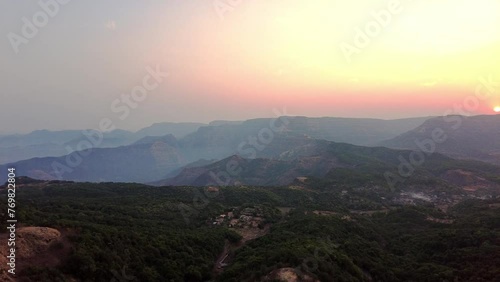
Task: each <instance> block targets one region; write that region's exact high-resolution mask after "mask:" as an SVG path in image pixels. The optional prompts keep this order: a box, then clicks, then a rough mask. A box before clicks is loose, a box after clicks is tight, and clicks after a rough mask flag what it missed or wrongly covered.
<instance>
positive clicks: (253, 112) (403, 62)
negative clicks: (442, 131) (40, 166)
mask: <svg viewBox="0 0 500 282" xmlns="http://www.w3.org/2000/svg"><path fill="white" fill-rule="evenodd" d="M52 1H56V0H52ZM52 1H50V0H42V1H40V2H43V3H45V2H52ZM65 1H68V0H65ZM61 2H62V0H61ZM54 3H55V2H54ZM233 3H236V4H233ZM57 5H58V11H56V12H54V13H53V14H54V15H53V16H50V17H49V19H48V22H47V24H46V25H43V26H42V27H40V28H38V31H37V32H36V34H35V35H34V36H33V37H32V38H28V39H25V41H23V42H24V43H19V37H23V36H24V35H23V25H25V21H23V17H25V18H26V19H27V20H28V21H31V22H32V21H33V16H34V15H35V14H36V13H38V12H40V11H44V10H43V8H42V7H41V6H40V5H39V4H38V1H31V0H16V1H14V0H9V1H3V3H2V9H1V10H0V33H1V34H2V36H3V40H2V41H0V54H1V56H0V74H1V76H0V83H1V85H2V86H3V87H2V88H3V89H2V91H1V95H2V96H1V97H2V103H0V120H2V123H0V133H2V132H27V131H30V130H34V129H53V130H55V129H80V128H96V127H97V125H98V122H99V120H100V119H102V118H104V117H108V118H110V119H111V120H113V121H114V122H115V123H116V125H117V127H119V128H124V129H132V130H135V129H138V128H140V127H144V126H148V125H150V124H152V123H155V122H162V121H171V122H181V121H200V122H208V121H211V120H216V119H226V120H243V119H248V118H255V117H272V116H274V113H273V109H280V110H282V109H283V108H286V109H287V114H289V115H305V116H339V117H375V118H401V117H413V116H429V115H443V114H445V113H453V112H454V113H459V112H457V110H456V109H457V105H459V106H460V105H464V103H465V104H466V105H467V103H469V104H468V106H466V108H467V107H468V108H469V109H471V111H467V112H466V113H468V114H494V113H495V111H494V108H495V107H499V106H500V28H499V27H500V1H497V0H458V1H457V0H455V1H447V0H434V1H411V0H406V1H405V0H401V1H378V0H376V1H366V0H363V1H361V0H352V1H340V0H315V1H303V0H301V1H299V0H286V1H285V0H274V1H257V0H253V1H250V0H241V1H230V0H220V1H217V0H216V1H212V0H208V1H181V0H170V1H166V0H161V1H160V0H157V1H155V0H149V1H132V0H110V1H97V0H92V1H69V3H67V4H64V5H61V4H57ZM38 14H39V15H40V13H38ZM13 34H15V36H14V35H13ZM16 36H18V37H16ZM13 38H16V39H17V40H18V41H13V40H14V39H13ZM24 38H25V37H24ZM26 41H28V42H27V43H26ZM12 42H17V43H12ZM361 43H362V44H361ZM16 44H17V45H16ZM16 49H17V50H16ZM16 51H17V53H16ZM157 65H159V66H160V68H161V70H162V71H165V72H168V73H169V77H168V78H166V79H164V81H162V82H161V84H160V85H159V86H158V87H157V88H155V89H153V90H152V91H151V92H149V93H148V94H147V98H146V99H145V100H144V101H141V102H139V103H137V105H136V107H135V108H133V109H130V114H129V115H128V116H127V117H126V118H124V119H120V117H119V114H118V113H116V111H113V110H112V106H111V105H112V104H113V101H115V100H116V99H120V97H121V95H122V94H130V93H131V91H132V90H133V89H134V88H135V87H136V86H140V85H142V81H143V79H144V77H145V76H146V75H148V72H147V70H146V68H147V67H148V66H149V67H151V68H155V67H156V66H157ZM496 81H498V82H496ZM478 89H479V91H482V92H481V93H482V94H483V96H481V99H479V98H477V96H475V93H477V91H478ZM486 94H488V95H486ZM474 102H479V105H477V106H471V105H472V104H471V103H474ZM115 106H116V105H115ZM461 108H463V107H461ZM497 110H498V109H497ZM499 111H500V110H499Z"/></svg>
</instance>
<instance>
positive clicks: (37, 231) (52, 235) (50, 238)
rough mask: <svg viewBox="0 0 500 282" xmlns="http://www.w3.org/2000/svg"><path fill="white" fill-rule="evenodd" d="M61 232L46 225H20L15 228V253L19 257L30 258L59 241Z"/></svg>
mask: <svg viewBox="0 0 500 282" xmlns="http://www.w3.org/2000/svg"><path fill="white" fill-rule="evenodd" d="M60 238H61V233H60V232H59V231H58V230H56V229H53V228H47V227H22V228H19V229H18V230H17V244H16V245H17V255H18V257H19V259H27V258H32V257H34V256H36V255H38V254H41V253H43V252H45V251H47V250H48V248H49V246H50V244H52V243H53V242H57V241H59V239H60Z"/></svg>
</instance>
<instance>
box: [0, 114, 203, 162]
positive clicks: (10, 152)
mask: <svg viewBox="0 0 500 282" xmlns="http://www.w3.org/2000/svg"><path fill="white" fill-rule="evenodd" d="M205 125H206V124H202V123H168V122H164V123H156V124H153V125H151V126H149V127H146V128H143V129H141V130H139V131H137V132H131V131H127V130H121V129H116V130H113V131H110V132H105V133H103V139H102V140H101V142H100V143H99V144H98V145H97V146H95V147H96V148H116V147H120V146H126V145H130V144H133V143H134V142H136V141H138V140H140V139H142V138H144V137H148V136H164V135H167V134H172V135H174V136H175V137H177V138H182V137H184V136H185V135H187V134H189V133H192V132H195V131H196V130H198V128H200V127H201V126H205ZM85 131H88V130H61V131H49V130H37V131H33V132H31V133H28V134H15V135H7V136H0V164H5V163H11V162H16V161H20V160H27V159H31V158H41V157H59V156H64V155H67V154H69V153H71V152H72V151H74V150H77V145H78V143H80V142H81V141H82V140H86V137H85V135H84V133H83V132H85ZM68 147H69V149H67V148H68Z"/></svg>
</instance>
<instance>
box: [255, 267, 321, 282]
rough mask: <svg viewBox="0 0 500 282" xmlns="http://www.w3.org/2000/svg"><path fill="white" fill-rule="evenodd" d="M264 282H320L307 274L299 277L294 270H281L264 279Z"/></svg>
mask: <svg viewBox="0 0 500 282" xmlns="http://www.w3.org/2000/svg"><path fill="white" fill-rule="evenodd" d="M264 281H280V282H319V280H316V279H314V278H312V277H311V276H309V275H307V274H302V275H299V274H298V273H297V271H296V270H295V269H293V268H289V267H287V268H280V269H276V270H274V271H273V272H271V273H270V274H269V275H267V276H266V277H264Z"/></svg>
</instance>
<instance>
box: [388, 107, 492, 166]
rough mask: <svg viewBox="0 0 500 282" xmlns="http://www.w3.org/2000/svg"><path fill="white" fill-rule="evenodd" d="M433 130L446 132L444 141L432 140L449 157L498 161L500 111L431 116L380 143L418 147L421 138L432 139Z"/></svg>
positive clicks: (438, 150) (402, 147) (393, 146)
mask: <svg viewBox="0 0 500 282" xmlns="http://www.w3.org/2000/svg"><path fill="white" fill-rule="evenodd" d="M433 132H434V134H436V133H437V132H442V134H445V136H446V140H444V142H434V145H435V151H436V152H439V153H442V154H445V155H448V156H450V157H453V158H459V159H474V160H479V161H485V162H490V163H494V164H500V115H482V116H471V117H464V116H446V117H437V118H432V119H429V120H427V121H425V122H424V123H423V124H422V125H420V126H419V127H417V128H415V129H413V130H410V131H408V132H405V133H403V134H401V135H399V136H397V137H395V138H392V139H389V140H386V141H383V142H381V143H380V145H383V146H386V147H389V148H395V149H411V150H421V148H420V147H422V145H420V146H419V145H418V144H419V143H420V144H421V143H425V142H424V140H427V141H429V140H432V136H433ZM427 143H428V142H427ZM428 146H430V145H428Z"/></svg>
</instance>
